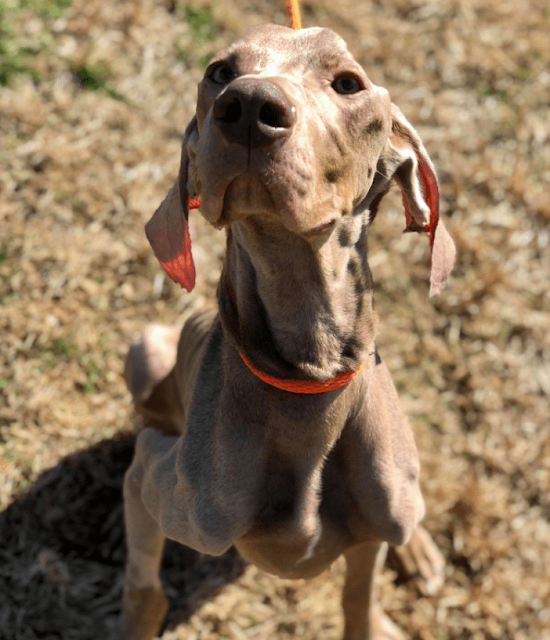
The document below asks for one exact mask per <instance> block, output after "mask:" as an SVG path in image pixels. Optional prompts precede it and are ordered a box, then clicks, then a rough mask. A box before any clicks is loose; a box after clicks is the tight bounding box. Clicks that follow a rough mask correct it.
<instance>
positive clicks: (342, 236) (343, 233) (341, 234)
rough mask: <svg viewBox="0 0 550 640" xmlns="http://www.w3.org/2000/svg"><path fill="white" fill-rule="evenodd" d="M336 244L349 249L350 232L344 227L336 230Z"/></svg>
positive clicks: (350, 241) (350, 242)
mask: <svg viewBox="0 0 550 640" xmlns="http://www.w3.org/2000/svg"><path fill="white" fill-rule="evenodd" d="M338 244H339V245H340V246H341V247H349V246H351V244H352V237H351V231H350V229H349V228H348V227H346V226H345V225H342V226H341V227H340V228H339V229H338Z"/></svg>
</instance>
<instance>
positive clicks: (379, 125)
mask: <svg viewBox="0 0 550 640" xmlns="http://www.w3.org/2000/svg"><path fill="white" fill-rule="evenodd" d="M383 128H384V123H383V122H382V120H380V118H375V119H374V120H372V121H371V122H369V123H368V125H367V126H366V127H365V128H364V130H363V134H364V136H365V137H368V136H373V135H376V134H377V133H380V132H381V131H382V129H383Z"/></svg>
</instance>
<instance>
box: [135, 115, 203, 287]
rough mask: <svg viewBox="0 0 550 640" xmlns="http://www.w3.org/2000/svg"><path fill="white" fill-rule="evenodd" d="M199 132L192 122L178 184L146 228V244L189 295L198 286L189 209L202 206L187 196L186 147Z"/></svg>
mask: <svg viewBox="0 0 550 640" xmlns="http://www.w3.org/2000/svg"><path fill="white" fill-rule="evenodd" d="M196 130H197V120H196V118H193V119H192V120H191V122H190V123H189V125H188V127H187V129H186V130H185V136H184V139H183V145H182V150H181V164H180V173H179V177H178V181H177V182H176V184H175V185H174V186H173V187H172V188H171V189H170V191H169V192H168V195H167V196H166V198H164V200H163V202H162V204H161V205H160V207H159V208H158V209H157V210H156V211H155V213H154V214H153V217H152V218H151V220H149V222H148V223H147V224H146V225H145V235H146V236H147V240H149V242H150V243H151V246H152V247H153V251H154V252H155V255H156V256H157V258H158V260H159V262H160V264H161V265H162V267H163V269H164V270H165V271H166V273H167V274H168V275H169V276H170V278H172V280H173V281H174V282H177V283H179V284H181V286H182V287H185V288H186V289H187V291H191V290H192V289H193V287H194V286H195V263H194V262H193V256H192V255H191V239H190V238H189V227H188V224H187V219H188V216H189V209H190V208H191V209H194V208H197V207H198V206H199V203H200V199H199V198H193V199H189V195H188V192H187V172H188V168H189V155H188V152H187V143H188V141H189V137H190V136H191V135H192V134H193V133H194V132H195V131H196Z"/></svg>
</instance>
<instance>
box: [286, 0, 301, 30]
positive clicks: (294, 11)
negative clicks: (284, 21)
mask: <svg viewBox="0 0 550 640" xmlns="http://www.w3.org/2000/svg"><path fill="white" fill-rule="evenodd" d="M286 12H287V13H288V15H289V16H290V26H291V27H292V29H301V28H302V23H301V21H300V7H299V6H298V0H286Z"/></svg>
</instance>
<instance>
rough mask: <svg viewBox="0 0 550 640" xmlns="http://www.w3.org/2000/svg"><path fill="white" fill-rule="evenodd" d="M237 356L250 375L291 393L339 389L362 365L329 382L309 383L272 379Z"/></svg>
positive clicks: (305, 381)
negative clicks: (250, 372)
mask: <svg viewBox="0 0 550 640" xmlns="http://www.w3.org/2000/svg"><path fill="white" fill-rule="evenodd" d="M239 355H240V356H241V358H242V359H243V362H244V363H245V365H246V366H247V367H248V368H249V369H250V371H252V373H253V374H254V375H255V376H257V377H258V378H260V380H263V381H264V382H267V384H270V385H271V386H272V387H277V389H283V391H290V392H291V393H323V392H325V391H332V390H333V389H339V388H340V387H343V386H344V385H345V384H347V383H348V382H349V381H350V380H353V378H355V376H356V375H357V374H358V373H359V371H361V367H362V366H363V363H362V362H361V364H360V365H359V366H358V367H357V369H353V370H351V371H343V372H342V373H339V374H337V375H335V376H334V378H331V379H330V380H326V381H325V382H319V381H314V382H310V381H307V380H281V379H280V378H274V377H273V376H268V375H267V374H266V373H262V372H261V371H258V369H255V368H254V367H253V366H252V365H251V364H250V362H248V360H247V359H246V358H245V356H244V355H243V354H242V353H241V352H240V351H239Z"/></svg>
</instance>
